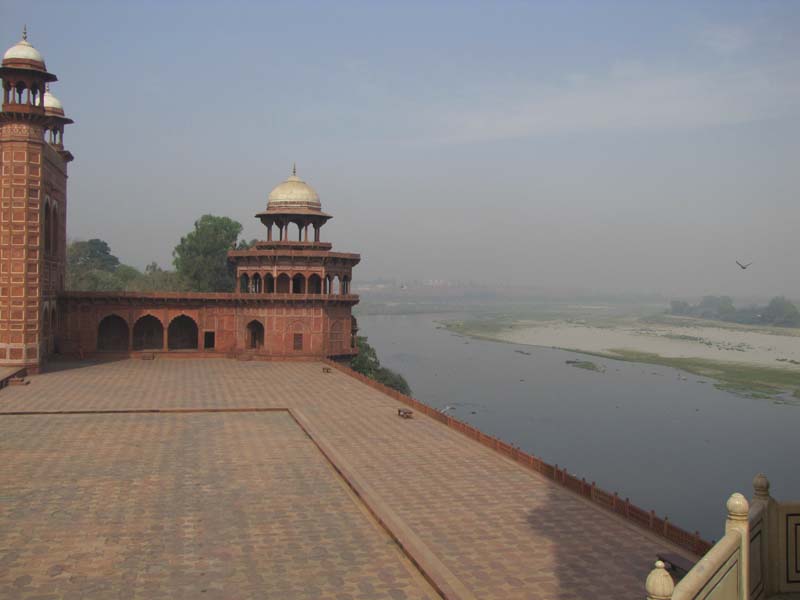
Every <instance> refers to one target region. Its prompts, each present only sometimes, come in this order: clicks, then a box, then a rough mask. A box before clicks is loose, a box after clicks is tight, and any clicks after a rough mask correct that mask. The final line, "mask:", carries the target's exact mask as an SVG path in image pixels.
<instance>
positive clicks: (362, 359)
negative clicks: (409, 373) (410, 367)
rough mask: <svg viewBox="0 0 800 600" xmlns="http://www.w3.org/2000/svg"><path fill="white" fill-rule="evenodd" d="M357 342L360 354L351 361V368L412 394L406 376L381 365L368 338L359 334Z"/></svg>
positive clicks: (406, 393)
mask: <svg viewBox="0 0 800 600" xmlns="http://www.w3.org/2000/svg"><path fill="white" fill-rule="evenodd" d="M356 344H357V346H358V354H357V355H356V356H355V358H353V360H351V361H350V368H351V369H353V370H354V371H356V372H357V373H361V374H362V375H366V376H367V377H369V378H370V379H374V380H375V381H377V382H378V383H382V384H383V385H385V386H388V387H390V388H392V389H393V390H397V391H398V392H400V393H401V394H405V395H406V396H410V395H411V388H410V387H409V386H408V382H407V381H406V380H405V377H403V376H402V375H400V373H397V372H395V371H392V370H391V369H387V368H386V367H382V366H381V363H380V361H379V360H378V355H377V353H376V352H375V348H373V347H372V346H370V345H369V344H368V343H367V338H365V337H363V336H358V337H357V338H356Z"/></svg>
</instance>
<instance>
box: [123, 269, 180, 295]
mask: <svg viewBox="0 0 800 600" xmlns="http://www.w3.org/2000/svg"><path fill="white" fill-rule="evenodd" d="M125 289H126V290H128V291H129V292H183V291H186V290H187V289H188V288H187V285H186V282H185V281H183V279H181V276H180V275H178V273H177V272H176V271H166V270H164V269H162V268H161V267H159V266H158V264H157V263H155V262H151V263H150V264H149V265H147V266H146V267H145V268H144V273H143V274H141V275H140V276H139V278H138V279H135V280H133V281H131V282H130V283H129V284H128V285H127V286H126V288H125Z"/></svg>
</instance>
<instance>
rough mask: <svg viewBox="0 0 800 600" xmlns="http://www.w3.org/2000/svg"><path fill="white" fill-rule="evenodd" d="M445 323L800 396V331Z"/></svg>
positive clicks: (773, 394)
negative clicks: (663, 366) (799, 332)
mask: <svg viewBox="0 0 800 600" xmlns="http://www.w3.org/2000/svg"><path fill="white" fill-rule="evenodd" d="M443 324H444V326H445V327H446V328H447V329H448V330H450V331H453V332H455V333H459V334H463V335H467V336H470V337H476V338H482V339H488V340H494V341H499V342H508V343H514V344H522V345H527V346H540V347H545V348H557V349H561V350H566V351H572V352H578V353H582V354H587V355H593V356H598V357H602V358H609V359H615V360H625V361H629V362H641V363H649V364H660V365H665V366H671V367H674V368H677V369H682V370H684V371H688V372H690V373H694V374H696V375H700V376H704V377H709V378H711V379H715V380H716V381H718V382H719V383H717V384H716V385H717V387H718V388H720V389H725V390H728V391H733V392H736V393H740V394H744V395H747V396H751V397H759V398H777V399H780V400H782V401H787V400H788V401H791V402H792V403H794V400H795V399H797V400H800V334H798V332H796V331H792V330H787V332H785V333H784V332H780V333H774V332H772V331H768V330H763V329H758V330H756V329H752V328H744V327H714V326H713V325H709V322H708V321H693V320H685V321H682V322H679V323H672V322H659V321H658V320H655V321H651V320H639V319H634V320H631V319H627V320H625V319H621V320H619V321H617V322H609V321H603V322H602V323H591V322H585V321H572V320H562V319H556V320H547V321H529V320H512V321H507V320H503V319H500V318H497V319H474V320H467V321H447V322H444V323H443Z"/></svg>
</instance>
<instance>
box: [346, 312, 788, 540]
mask: <svg viewBox="0 0 800 600" xmlns="http://www.w3.org/2000/svg"><path fill="white" fill-rule="evenodd" d="M448 318H459V315H441V314H439V315H391V316H362V317H360V318H359V326H360V327H361V334H362V335H366V336H367V337H368V338H369V341H370V344H372V345H373V346H374V347H375V349H376V351H377V353H378V357H379V359H380V360H381V363H382V364H383V365H384V366H387V367H389V368H391V369H394V370H396V371H399V372H400V373H402V374H403V375H404V376H405V377H406V379H407V380H408V383H409V385H410V386H411V389H412V391H413V394H414V396H415V397H416V398H417V399H419V400H421V401H423V402H425V403H427V404H429V405H431V406H434V407H436V408H439V409H447V412H448V413H449V414H451V415H452V416H454V417H456V418H458V419H461V420H462V421H466V422H467V423H470V424H472V425H474V426H476V427H478V428H479V429H481V430H482V431H484V432H486V433H488V434H490V435H494V436H497V437H498V438H500V439H502V440H504V441H506V442H509V443H512V444H515V445H519V446H520V447H521V448H522V449H524V450H526V451H528V452H531V453H533V454H535V455H537V456H539V457H541V458H543V459H544V460H546V461H547V462H550V463H556V464H558V465H559V466H561V467H567V468H568V469H569V471H570V472H571V473H575V474H577V475H578V476H579V477H586V479H587V480H589V481H592V480H593V481H596V482H597V484H598V485H599V486H601V487H603V488H605V489H607V490H609V491H618V492H619V494H620V496H621V497H623V498H624V497H626V496H627V497H630V499H631V501H632V502H634V503H636V504H638V505H639V506H641V507H642V508H644V509H647V510H650V509H655V511H656V512H657V513H658V514H660V515H667V516H668V517H669V518H670V520H671V521H673V522H674V523H675V524H676V525H679V526H681V527H683V528H685V529H689V530H691V531H694V530H699V531H700V533H701V535H703V537H705V538H706V539H712V538H713V539H719V538H720V537H721V534H722V527H723V522H724V518H725V501H726V500H727V498H728V496H729V495H730V494H731V493H732V492H734V491H740V492H742V493H744V494H745V495H746V496H748V497H750V496H752V488H751V480H752V478H753V476H754V475H755V474H756V473H757V472H759V471H762V472H764V473H765V474H766V475H767V476H768V477H769V478H770V481H771V482H772V490H771V491H772V493H773V495H774V496H775V497H776V498H779V499H785V500H789V499H800V478H798V477H797V459H798V456H800V441H798V436H797V431H798V427H799V426H800V407H797V406H789V405H779V404H774V403H772V402H770V401H765V400H753V399H748V398H742V397H739V396H736V395H734V394H731V393H728V392H723V391H720V390H717V389H715V388H714V387H713V382H709V381H707V380H706V379H705V378H701V377H697V376H695V375H691V374H687V373H684V372H681V371H677V370H675V369H671V368H668V367H659V366H653V365H645V364H639V363H626V362H620V361H614V360H606V359H600V358H595V357H590V359H589V360H591V361H592V362H594V363H596V364H597V365H598V366H600V367H602V368H604V369H605V372H603V373H597V372H593V371H588V370H584V369H579V368H576V367H574V366H570V365H568V364H566V362H565V361H567V360H572V359H576V358H578V359H580V358H586V357H582V356H581V355H579V354H576V353H574V352H566V351H563V350H554V349H550V348H537V347H530V346H519V345H515V344H506V343H498V342H490V341H484V340H475V339H470V338H465V337H461V336H458V335H455V334H452V333H450V332H448V331H446V330H443V329H437V323H436V321H437V320H444V319H448Z"/></svg>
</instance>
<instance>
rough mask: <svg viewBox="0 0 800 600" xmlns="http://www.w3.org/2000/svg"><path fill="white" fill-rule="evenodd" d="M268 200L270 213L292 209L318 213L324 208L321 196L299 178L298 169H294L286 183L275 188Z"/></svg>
mask: <svg viewBox="0 0 800 600" xmlns="http://www.w3.org/2000/svg"><path fill="white" fill-rule="evenodd" d="M267 200H268V201H267V210H268V211H269V210H278V209H284V208H290V207H292V208H305V209H310V210H317V211H318V210H320V209H321V208H322V206H321V205H320V202H319V195H318V194H317V192H316V191H314V188H312V187H311V186H310V185H308V184H307V183H306V182H305V181H303V180H302V179H300V178H299V177H298V176H297V170H296V169H292V174H291V175H290V176H289V177H288V178H287V179H286V181H283V182H281V183H279V184H278V185H277V186H275V188H274V189H273V190H272V191H271V192H270V193H269V196H268V198H267Z"/></svg>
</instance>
